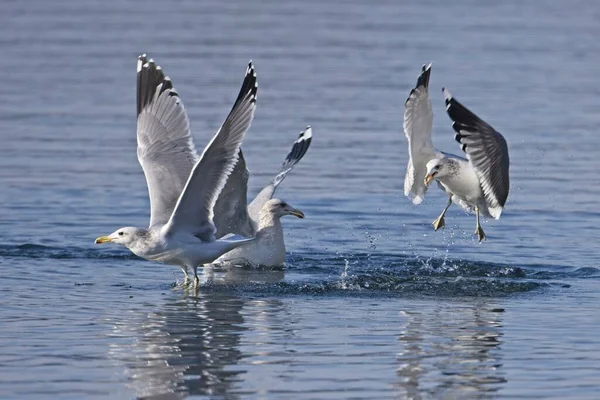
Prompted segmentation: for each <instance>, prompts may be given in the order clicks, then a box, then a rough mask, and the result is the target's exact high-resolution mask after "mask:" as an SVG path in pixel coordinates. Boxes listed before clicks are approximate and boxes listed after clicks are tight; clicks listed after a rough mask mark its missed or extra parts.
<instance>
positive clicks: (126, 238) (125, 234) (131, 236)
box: [95, 226, 145, 248]
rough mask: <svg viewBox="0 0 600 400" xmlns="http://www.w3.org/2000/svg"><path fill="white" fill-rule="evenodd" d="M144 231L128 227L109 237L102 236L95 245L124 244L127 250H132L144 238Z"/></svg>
mask: <svg viewBox="0 0 600 400" xmlns="http://www.w3.org/2000/svg"><path fill="white" fill-rule="evenodd" d="M142 231H145V229H138V228H133V227H130V226H128V227H125V228H121V229H117V230H116V231H114V232H113V233H111V234H110V235H108V236H100V237H99V238H97V239H96V242H95V243H96V244H102V243H117V244H122V245H123V246H125V247H127V248H130V247H131V246H132V245H133V244H134V243H135V242H137V241H138V240H139V239H140V237H141V236H143V232H142Z"/></svg>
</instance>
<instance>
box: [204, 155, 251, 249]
mask: <svg viewBox="0 0 600 400" xmlns="http://www.w3.org/2000/svg"><path fill="white" fill-rule="evenodd" d="M249 175H250V173H249V172H248V169H247V168H246V160H245V159H244V154H243V152H242V150H241V149H240V152H239V155H238V160H237V163H236V164H235V167H234V168H233V172H231V175H229V178H228V179H227V183H226V184H225V187H224V188H223V190H222V191H221V193H220V194H219V198H218V199H217V202H216V203H215V207H214V216H213V222H214V224H215V227H216V229H217V232H216V234H215V236H216V237H217V238H221V237H222V236H223V235H226V234H228V233H236V234H238V235H242V236H246V237H248V236H253V235H254V234H255V233H256V231H255V229H254V225H253V224H252V220H251V219H250V217H249V216H248V197H247V196H248V177H249Z"/></svg>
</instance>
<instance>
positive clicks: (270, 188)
mask: <svg viewBox="0 0 600 400" xmlns="http://www.w3.org/2000/svg"><path fill="white" fill-rule="evenodd" d="M311 142H312V128H311V127H310V125H309V126H307V127H306V129H305V130H303V131H302V132H300V135H299V136H298V139H296V141H295V142H294V144H293V146H292V149H291V150H290V152H289V153H288V155H287V156H286V157H285V160H284V161H283V164H282V165H281V168H279V171H277V174H276V175H275V177H274V178H273V180H272V181H271V182H270V183H269V184H268V185H267V186H265V187H264V188H263V189H262V190H261V191H260V193H258V195H256V197H255V198H254V200H252V203H250V205H249V206H248V214H249V215H250V218H251V219H252V221H254V224H255V226H256V225H257V224H258V216H259V214H260V210H261V209H262V208H263V206H264V205H265V203H266V202H267V201H269V200H271V199H272V198H273V195H274V194H275V190H276V189H277V186H279V184H280V183H281V182H283V180H284V179H285V177H286V175H287V174H288V173H289V172H290V171H291V170H292V169H294V166H296V164H298V162H300V160H302V157H304V155H305V154H306V152H307V151H308V148H309V147H310V143H311Z"/></svg>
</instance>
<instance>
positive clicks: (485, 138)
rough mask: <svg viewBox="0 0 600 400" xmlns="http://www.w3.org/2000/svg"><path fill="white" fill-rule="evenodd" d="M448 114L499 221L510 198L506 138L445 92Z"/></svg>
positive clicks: (489, 205)
mask: <svg viewBox="0 0 600 400" xmlns="http://www.w3.org/2000/svg"><path fill="white" fill-rule="evenodd" d="M442 91H443V93H444V97H445V99H446V110H447V111H448V116H450V119H451V120H452V121H453V123H452V128H454V130H455V131H456V137H455V138H456V140H457V141H458V142H459V143H460V144H461V145H462V150H463V151H464V152H465V153H466V154H467V158H468V159H469V162H470V163H471V165H472V166H473V168H474V169H475V172H476V173H477V177H478V178H479V183H480V185H481V189H482V190H483V194H484V196H485V201H486V204H487V206H488V211H489V213H490V215H491V216H492V217H494V218H495V219H498V218H500V214H502V209H503V208H504V204H505V203H506V199H507V198H508V190H509V186H510V181H509V177H508V170H509V165H510V160H509V156H508V146H507V144H506V140H505V139H504V137H503V136H502V135H501V134H500V133H499V132H497V131H496V130H495V129H494V128H492V127H491V126H490V125H488V124H487V123H486V122H485V121H483V120H482V119H481V118H479V117H478V116H477V115H475V114H473V113H472V112H471V111H470V110H469V109H467V108H466V107H465V106H463V105H462V104H461V103H459V102H458V101H456V99H454V98H453V97H452V95H451V94H450V92H449V91H448V90H446V89H442Z"/></svg>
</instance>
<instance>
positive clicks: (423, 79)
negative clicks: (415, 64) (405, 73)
mask: <svg viewBox="0 0 600 400" xmlns="http://www.w3.org/2000/svg"><path fill="white" fill-rule="evenodd" d="M430 76H431V63H429V64H425V65H423V68H422V70H421V74H420V75H419V77H418V78H417V84H416V85H415V89H416V88H419V87H421V86H423V87H425V88H428V87H429V77H430Z"/></svg>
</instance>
